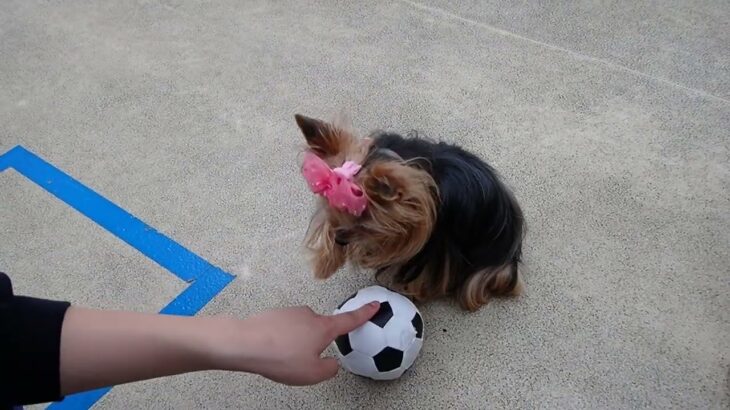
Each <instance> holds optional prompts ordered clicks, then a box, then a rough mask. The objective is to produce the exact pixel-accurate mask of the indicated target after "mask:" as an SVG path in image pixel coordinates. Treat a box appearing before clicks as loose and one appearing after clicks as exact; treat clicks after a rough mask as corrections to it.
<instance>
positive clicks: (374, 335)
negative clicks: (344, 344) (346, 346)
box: [350, 322, 387, 356]
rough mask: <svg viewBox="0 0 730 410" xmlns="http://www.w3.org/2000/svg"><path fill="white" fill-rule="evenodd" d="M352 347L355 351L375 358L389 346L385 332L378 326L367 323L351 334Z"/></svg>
mask: <svg viewBox="0 0 730 410" xmlns="http://www.w3.org/2000/svg"><path fill="white" fill-rule="evenodd" d="M350 346H352V349H353V350H355V351H358V352H360V353H365V354H366V355H368V356H374V355H375V354H377V353H378V352H379V351H381V350H383V349H384V348H385V347H386V346H387V342H386V340H385V332H383V329H381V328H380V327H378V326H377V325H375V324H373V323H370V322H367V323H365V324H364V325H363V326H360V327H359V328H357V329H355V330H353V331H352V332H350Z"/></svg>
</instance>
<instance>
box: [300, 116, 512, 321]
mask: <svg viewBox="0 0 730 410" xmlns="http://www.w3.org/2000/svg"><path fill="white" fill-rule="evenodd" d="M295 120H296V123H297V125H298V126H299V129H300V130H301V132H302V134H303V135H304V138H305V140H306V144H307V148H306V152H305V159H304V164H303V166H302V173H303V174H304V176H305V178H306V180H307V181H308V182H309V185H310V188H311V189H312V191H313V192H315V193H317V194H319V195H320V196H321V197H322V199H321V202H320V205H319V207H318V210H317V212H316V213H315V215H314V217H313V218H312V220H311V222H310V226H309V229H308V231H307V235H306V238H305V246H306V247H307V248H308V249H309V251H310V252H311V254H312V259H313V269H314V275H315V277H317V278H319V279H326V278H329V277H330V276H332V274H334V273H335V272H336V271H337V270H338V269H339V268H340V267H341V266H343V265H344V264H345V263H346V262H347V261H349V262H351V263H352V264H353V265H355V266H358V267H362V268H367V269H373V270H375V271H376V278H377V279H378V280H379V282H381V283H383V284H386V286H388V287H390V288H391V289H394V290H396V291H398V292H400V293H402V294H404V295H407V296H410V297H412V298H413V299H415V300H417V301H428V300H432V299H435V298H440V297H446V296H449V297H454V298H455V299H456V300H457V301H458V303H459V305H460V306H461V307H462V308H463V309H465V310H468V311H475V310H477V309H479V308H480V307H481V306H483V305H485V304H487V303H488V302H489V300H490V299H491V298H492V297H495V296H516V295H518V294H520V293H521V291H522V288H523V285H522V280H521V277H520V265H521V256H522V241H523V235H524V219H523V214H522V210H521V209H520V206H519V204H518V203H517V201H516V200H515V197H514V195H513V194H512V192H510V190H509V189H508V188H507V187H506V186H505V185H504V184H503V183H502V182H501V181H500V178H499V176H498V175H497V173H496V172H495V171H494V169H492V167H490V166H489V165H488V164H486V163H485V162H484V161H482V160H481V159H479V158H478V157H477V156H475V155H473V154H471V153H469V152H467V151H466V150H464V149H462V148H460V147H458V146H456V145H452V144H447V143H444V142H435V141H431V140H429V139H426V138H422V137H420V136H418V135H417V134H411V135H409V136H407V137H403V136H401V135H398V134H395V133H390V132H383V131H378V132H375V133H372V134H371V135H370V136H369V137H367V138H362V139H360V138H357V137H356V136H355V133H354V132H352V131H350V130H349V129H348V128H347V127H343V126H340V125H335V124H333V123H328V122H325V121H322V120H319V119H314V118H309V117H306V116H303V115H300V114H297V115H295Z"/></svg>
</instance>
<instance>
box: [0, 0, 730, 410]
mask: <svg viewBox="0 0 730 410" xmlns="http://www.w3.org/2000/svg"><path fill="white" fill-rule="evenodd" d="M634 3H635V2H630V1H625V0H624V1H610V2H587V1H586V2H578V3H577V2H569V1H556V2H534V3H530V4H525V3H523V2H511V1H500V0H491V1H486V2H483V1H479V2H478V1H468V2H458V3H456V2H440V1H431V0H418V1H414V2H411V1H395V2H357V3H355V2H351V3H345V2H307V3H306V4H305V3H301V2H270V1H247V2H238V1H230V0H224V1H217V2H210V3H206V4H197V2H195V3H194V2H179V1H162V2H158V1H136V2H115V1H103V2H102V1H65V2H55V1H50V2H49V1H26V0H5V1H3V2H2V3H0V153H2V152H5V151H6V150H8V149H10V148H11V147H13V146H15V145H17V144H21V145H23V146H24V147H26V148H28V149H30V150H32V151H34V152H36V153H37V154H39V155H40V156H42V157H43V158H45V159H46V160H48V161H50V162H52V163H53V164H55V165H56V166H58V167H59V168H61V169H63V170H64V171H65V172H67V173H69V174H70V175H72V176H74V177H75V178H77V179H78V180H80V181H81V182H83V183H85V184H87V185H88V186H90V187H91V188H93V189H95V190H96V191H97V192H99V193H101V194H102V195H104V196H105V197H107V198H108V199H110V200H112V201H113V202H115V203H116V204H118V205H120V206H121V207H123V208H125V209H126V210H128V211H129V212H131V213H132V214H134V215H136V216H137V217H139V218H141V219H142V220H144V221H145V222H147V223H149V224H150V225H152V226H153V227H155V228H157V229H159V230H160V231H162V232H164V233H165V234H167V235H169V236H170V237H171V238H173V239H174V240H176V241H178V242H179V243H181V244H183V245H184V246H186V247H188V248H189V249H191V250H192V251H193V252H196V253H197V254H198V255H200V256H202V257H203V258H205V259H207V260H208V261H210V262H211V263H213V264H216V265H218V266H220V267H222V268H223V269H224V270H227V271H229V272H231V273H234V274H236V275H238V277H237V278H236V279H235V280H234V281H233V282H232V283H231V285H229V286H228V288H226V289H225V290H224V291H223V292H222V293H221V294H220V295H219V296H218V297H217V298H216V299H214V300H213V301H212V302H211V303H210V304H209V305H208V306H207V307H206V308H205V309H204V311H203V312H202V314H216V313H226V314H235V315H241V316H243V315H247V314H250V313H252V312H256V311H259V310H262V309H266V308H271V307H277V306H284V305H294V304H307V305H310V306H312V307H313V308H314V309H315V310H318V311H321V312H328V311H330V310H332V309H333V308H334V307H335V306H336V305H337V304H338V303H339V301H340V300H341V299H342V298H343V297H346V296H347V295H349V294H350V293H352V292H353V291H354V290H355V289H357V288H359V287H362V286H366V285H368V284H370V283H371V280H372V279H371V277H370V275H369V274H368V273H358V272H355V271H354V270H351V269H346V270H344V271H343V272H340V273H339V274H337V275H336V276H335V277H334V278H332V279H331V280H329V281H327V282H323V283H322V282H316V281H315V280H314V279H312V278H311V274H310V273H309V271H308V267H307V264H306V262H305V259H304V257H303V255H302V252H301V246H300V244H301V238H302V237H303V235H304V232H305V229H306V226H307V222H308V218H309V216H310V212H311V210H312V207H313V202H314V199H313V197H312V195H310V194H309V193H308V192H307V187H306V185H305V184H304V183H303V182H302V180H301V178H300V177H299V174H298V164H297V160H298V153H299V149H300V148H301V138H300V136H299V134H298V132H297V129H296V127H295V125H294V122H293V117H292V116H293V114H294V113H296V112H302V113H305V114H308V115H312V116H320V117H325V118H327V117H331V116H332V115H334V114H336V113H338V112H339V111H341V110H346V111H347V112H349V113H350V115H351V116H352V118H353V120H354V125H355V127H356V128H357V129H359V130H361V131H362V132H367V131H369V130H371V129H374V128H390V129H394V130H397V131H407V130H409V129H412V128H415V129H418V130H420V131H423V132H425V133H426V134H428V135H430V136H432V137H438V138H442V139H445V140H448V141H452V142H457V143H459V144H462V145H463V146H465V147H466V148H468V149H470V150H473V151H475V152H477V153H478V154H480V155H481V156H483V157H484V158H485V159H487V160H488V161H489V162H491V163H492V164H493V165H494V166H495V167H497V168H498V169H499V170H500V171H501V173H502V174H503V175H504V177H505V179H506V180H507V181H508V182H509V184H510V185H511V186H513V187H514V190H515V192H516V195H517V197H518V199H519V200H520V201H521V203H522V205H523V208H524V210H525V214H526V217H527V219H528V224H529V234H528V237H527V240H526V249H525V254H526V255H525V256H526V258H525V259H526V269H525V271H526V275H525V278H526V283H527V293H526V294H525V295H524V296H523V297H521V298H518V299H514V300H505V301H497V302H495V303H493V304H491V305H489V306H488V307H486V308H483V309H482V310H480V311H479V312H477V313H474V314H467V313H464V312H461V311H460V310H458V309H457V308H456V306H455V305H453V304H452V303H450V302H447V301H444V302H437V303H432V304H429V305H426V306H423V307H422V311H423V313H424V317H425V323H426V343H425V345H424V348H423V351H422V354H421V357H420V358H419V359H418V361H417V362H416V364H415V367H414V368H413V369H412V371H410V372H409V373H408V374H407V375H405V376H404V377H403V378H402V379H401V380H398V381H396V382H392V383H374V382H368V381H365V380H362V379H359V378H356V377H354V376H351V375H349V374H346V373H344V372H343V373H341V374H340V375H338V376H337V378H336V379H334V380H332V381H330V382H327V383H323V384H321V385H318V386H315V387H312V388H289V387H284V386H279V385H276V384H274V383H271V382H269V381H266V380H263V379H260V378H257V377H254V376H249V375H235V374H228V373H217V372H210V373H199V374H193V375H186V376H179V377H173V378H168V379H164V380H154V381H149V382H143V383H136V384H130V385H126V386H120V387H117V388H115V389H114V390H113V391H112V392H111V393H110V394H109V395H107V396H105V397H104V398H103V399H102V400H101V401H100V402H99V403H98V405H97V408H109V409H144V408H155V409H157V408H159V409H164V408H182V409H188V408H190V409H193V408H211V409H218V408H221V409H222V408H232V409H238V408H261V409H279V408H305V409H310V408H311V409H320V408H321V409H332V408H348V409H349V408H456V409H461V408H475V409H476V408H479V409H481V408H605V409H609V408H610V409H615V408H681V409H687V408H702V409H706V408H717V409H721V408H728V407H730V343H729V342H728V340H729V338H730V297H729V296H728V295H730V268H728V267H729V266H730V255H729V253H730V252H729V249H730V166H729V164H730V158H729V157H730V23H729V22H730V3H728V2H726V1H710V0H706V1H692V2H685V1H653V2H643V3H642V4H634ZM0 234H1V237H2V245H1V246H0V269H2V270H4V271H6V272H8V273H10V274H11V276H12V277H13V279H14V281H15V285H16V291H18V292H20V293H25V294H30V295H36V296H42V297H52V298H62V299H67V300H71V301H72V302H73V303H76V304H79V305H89V306H94V307H103V308H125V309H133V310H140V311H156V310H159V309H160V308H161V307H162V306H164V305H165V304H166V303H167V301H169V300H170V298H172V297H173V296H174V295H176V294H177V293H178V292H179V291H180V290H182V289H183V287H184V286H183V284H182V283H181V282H180V281H178V280H176V279H174V278H173V277H172V276H171V275H170V274H169V273H168V272H166V271H165V270H164V269H163V268H161V267H159V266H157V265H155V264H154V263H153V262H150V261H149V260H148V259H146V258H145V257H143V256H142V255H141V254H139V253H138V252H137V251H135V250H134V249H132V248H130V247H129V246H127V245H126V244H124V243H122V242H120V241H119V240H118V239H117V238H115V237H113V236H112V235H110V234H108V233H107V232H106V231H103V230H102V229H101V228H99V227H98V226H96V225H95V224H93V223H92V222H90V221H89V220H87V219H86V218H84V217H83V216H81V215H79V214H78V213H76V212H75V211H73V210H71V209H70V208H68V207H66V206H65V205H64V204H62V203H60V202H59V201H58V200H56V199H55V198H53V197H51V196H50V195H48V194H47V193H46V192H44V191H42V190H41V189H40V188H38V187H37V186H35V185H33V184H31V183H30V182H28V181H27V180H25V179H24V178H23V177H22V176H20V175H18V174H17V173H15V172H14V171H12V170H11V171H8V172H5V173H2V174H0Z"/></svg>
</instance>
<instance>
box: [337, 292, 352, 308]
mask: <svg viewBox="0 0 730 410" xmlns="http://www.w3.org/2000/svg"><path fill="white" fill-rule="evenodd" d="M355 296H357V292H355V293H353V294H352V295H350V297H349V298H347V299H345V300H343V301H342V303H340V305H339V306H337V309H342V307H343V306H345V303H347V301H348V300H350V299H352V298H354V297H355Z"/></svg>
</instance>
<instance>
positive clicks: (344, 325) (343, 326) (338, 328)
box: [329, 301, 380, 335]
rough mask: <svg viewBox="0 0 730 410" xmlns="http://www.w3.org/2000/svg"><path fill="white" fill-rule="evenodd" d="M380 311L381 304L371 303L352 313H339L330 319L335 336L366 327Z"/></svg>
mask: <svg viewBox="0 0 730 410" xmlns="http://www.w3.org/2000/svg"><path fill="white" fill-rule="evenodd" d="M378 309H380V302H377V301H375V302H370V303H368V304H367V305H364V306H362V307H360V308H359V309H355V310H353V311H351V312H345V313H339V314H336V315H332V316H330V317H329V320H331V321H332V322H331V323H332V329H333V331H334V332H335V335H343V334H345V333H349V332H350V331H352V330H355V329H357V328H358V327H360V326H362V325H364V324H365V323H366V322H367V321H368V320H370V318H372V317H373V316H374V315H375V313H377V312H378Z"/></svg>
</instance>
